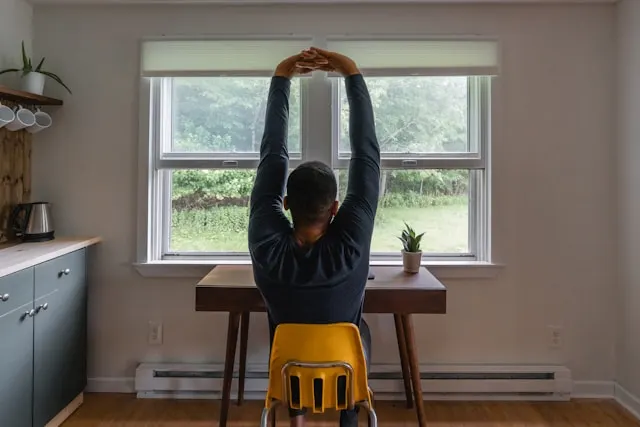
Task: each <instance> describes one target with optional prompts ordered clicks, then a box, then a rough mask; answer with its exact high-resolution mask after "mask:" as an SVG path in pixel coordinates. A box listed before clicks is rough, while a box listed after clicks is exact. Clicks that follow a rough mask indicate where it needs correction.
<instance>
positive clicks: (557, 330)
mask: <svg viewBox="0 0 640 427" xmlns="http://www.w3.org/2000/svg"><path fill="white" fill-rule="evenodd" d="M547 328H548V332H549V347H550V348H560V347H562V327H560V326H547Z"/></svg>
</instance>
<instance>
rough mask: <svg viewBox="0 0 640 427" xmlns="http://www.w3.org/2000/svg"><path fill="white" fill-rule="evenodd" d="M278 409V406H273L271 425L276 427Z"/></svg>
mask: <svg viewBox="0 0 640 427" xmlns="http://www.w3.org/2000/svg"><path fill="white" fill-rule="evenodd" d="M276 409H277V406H272V407H271V427H276Z"/></svg>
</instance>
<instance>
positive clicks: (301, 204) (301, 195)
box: [287, 161, 338, 226]
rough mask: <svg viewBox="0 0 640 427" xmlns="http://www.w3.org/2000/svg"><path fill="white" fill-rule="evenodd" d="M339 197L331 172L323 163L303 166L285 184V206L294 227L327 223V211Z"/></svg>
mask: <svg viewBox="0 0 640 427" xmlns="http://www.w3.org/2000/svg"><path fill="white" fill-rule="evenodd" d="M337 195H338V183H337V182H336V177H335V175H334V174H333V171H332V170H331V168H330V167H329V166H327V165H325V164H324V163H322V162H317V161H313V162H305V163H302V164H301V165H300V166H298V167H297V168H295V169H294V170H293V172H291V174H289V179H288V180H287V202H288V205H289V209H291V217H292V218H293V223H294V224H297V225H302V226H306V225H314V224H318V223H321V222H324V221H326V220H327V219H329V209H330V208H331V205H332V204H333V202H335V200H336V196H337Z"/></svg>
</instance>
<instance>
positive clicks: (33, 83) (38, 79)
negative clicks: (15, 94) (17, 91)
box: [0, 41, 71, 95]
mask: <svg viewBox="0 0 640 427" xmlns="http://www.w3.org/2000/svg"><path fill="white" fill-rule="evenodd" d="M44 60H45V58H42V59H41V60H40V62H39V63H38V65H37V66H36V67H35V68H33V64H32V62H31V58H29V57H28V56H27V52H26V51H25V48H24V41H23V42H22V68H9V69H6V70H2V71H0V74H5V73H22V90H23V91H25V92H30V93H33V94H36V95H42V94H43V92H44V84H45V78H46V77H50V78H52V79H53V80H55V81H56V82H58V83H59V84H60V85H62V86H63V87H64V88H65V89H66V90H67V91H68V92H69V93H71V89H69V88H68V87H67V85H65V84H64V83H63V82H62V80H61V79H60V77H58V76H57V75H55V74H53V73H52V72H49V71H44V70H43V69H42V64H44Z"/></svg>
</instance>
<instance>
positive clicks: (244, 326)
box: [238, 311, 251, 406]
mask: <svg viewBox="0 0 640 427" xmlns="http://www.w3.org/2000/svg"><path fill="white" fill-rule="evenodd" d="M250 317H251V313H250V312H248V311H245V312H243V313H242V317H241V320H240V325H241V326H240V373H239V375H238V406H240V405H242V402H243V400H244V378H245V375H246V371H247V345H248V344H249V319H250Z"/></svg>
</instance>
